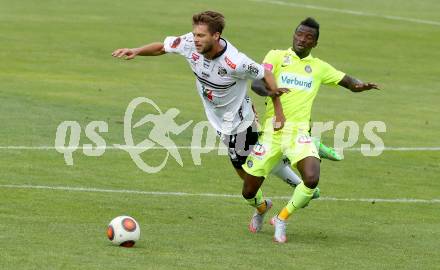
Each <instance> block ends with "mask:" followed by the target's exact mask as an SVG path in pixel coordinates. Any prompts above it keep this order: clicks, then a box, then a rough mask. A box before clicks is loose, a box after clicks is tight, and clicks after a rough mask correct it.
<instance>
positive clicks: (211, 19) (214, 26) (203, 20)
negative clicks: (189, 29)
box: [192, 11, 225, 34]
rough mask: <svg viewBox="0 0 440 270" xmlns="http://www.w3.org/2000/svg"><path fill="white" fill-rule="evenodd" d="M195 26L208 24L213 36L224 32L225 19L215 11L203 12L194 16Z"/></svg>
mask: <svg viewBox="0 0 440 270" xmlns="http://www.w3.org/2000/svg"><path fill="white" fill-rule="evenodd" d="M192 20H193V25H198V24H206V25H207V26H208V30H209V32H210V33H211V34H215V33H217V32H219V33H220V34H221V33H222V32H223V29H224V28H225V17H224V16H223V15H222V14H221V13H218V12H215V11H203V12H200V13H197V14H194V15H193V18H192Z"/></svg>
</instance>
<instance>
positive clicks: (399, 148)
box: [0, 145, 440, 151]
mask: <svg viewBox="0 0 440 270" xmlns="http://www.w3.org/2000/svg"><path fill="white" fill-rule="evenodd" d="M56 149H57V147H55V146H25V145H10V146H0V150H44V151H48V150H56ZM62 149H63V150H84V149H93V150H95V149H104V150H122V148H121V147H117V146H112V145H109V146H105V147H101V146H99V147H84V146H78V147H62ZM123 149H127V150H128V149H134V150H150V149H152V150H160V149H163V150H166V149H188V150H191V149H198V150H201V149H204V150H219V149H222V150H223V149H224V148H223V147H193V146H177V147H174V146H172V147H162V146H155V147H150V148H145V147H137V146H123ZM344 151H361V148H360V147H352V148H344ZM374 151H440V147H436V146H433V147H394V146H390V147H384V148H374Z"/></svg>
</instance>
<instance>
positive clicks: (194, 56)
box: [191, 53, 200, 62]
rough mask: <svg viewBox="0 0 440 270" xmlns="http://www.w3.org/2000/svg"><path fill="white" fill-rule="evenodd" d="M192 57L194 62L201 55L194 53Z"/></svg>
mask: <svg viewBox="0 0 440 270" xmlns="http://www.w3.org/2000/svg"><path fill="white" fill-rule="evenodd" d="M191 58H192V60H193V61H194V62H196V61H197V60H199V58H200V56H199V55H197V54H196V53H192V55H191Z"/></svg>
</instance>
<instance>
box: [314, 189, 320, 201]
mask: <svg viewBox="0 0 440 270" xmlns="http://www.w3.org/2000/svg"><path fill="white" fill-rule="evenodd" d="M319 197H321V191H320V190H319V187H316V189H315V192H313V196H312V200H314V199H318V198H319Z"/></svg>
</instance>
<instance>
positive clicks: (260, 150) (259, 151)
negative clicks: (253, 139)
mask: <svg viewBox="0 0 440 270" xmlns="http://www.w3.org/2000/svg"><path fill="white" fill-rule="evenodd" d="M252 154H254V155H255V156H257V157H262V156H264V155H265V154H266V148H265V147H264V145H262V144H260V143H258V142H257V143H256V144H255V146H254V148H253V149H252Z"/></svg>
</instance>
